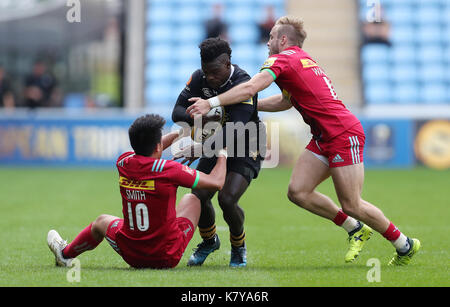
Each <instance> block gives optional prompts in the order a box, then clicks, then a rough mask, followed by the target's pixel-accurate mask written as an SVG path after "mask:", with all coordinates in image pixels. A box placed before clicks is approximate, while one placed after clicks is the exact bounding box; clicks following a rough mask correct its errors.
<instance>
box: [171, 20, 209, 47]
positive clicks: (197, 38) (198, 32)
mask: <svg viewBox="0 0 450 307" xmlns="http://www.w3.org/2000/svg"><path fill="white" fill-rule="evenodd" d="M172 36H173V39H174V41H175V42H177V43H195V44H199V43H200V42H201V41H202V40H203V39H204V38H205V28H204V26H203V25H201V24H181V25H177V26H176V27H174V32H173V33H172Z"/></svg>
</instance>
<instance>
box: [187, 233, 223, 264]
mask: <svg viewBox="0 0 450 307" xmlns="http://www.w3.org/2000/svg"><path fill="white" fill-rule="evenodd" d="M208 241H211V242H208ZM208 241H205V240H203V241H202V242H201V243H200V244H199V245H197V248H196V249H194V253H193V254H192V255H191V257H190V258H189V260H188V262H187V265H188V266H195V265H202V264H203V262H205V260H206V257H208V255H209V254H211V253H212V252H214V251H215V250H218V249H219V247H220V240H219V236H218V235H217V234H215V235H214V238H212V239H210V240H208Z"/></svg>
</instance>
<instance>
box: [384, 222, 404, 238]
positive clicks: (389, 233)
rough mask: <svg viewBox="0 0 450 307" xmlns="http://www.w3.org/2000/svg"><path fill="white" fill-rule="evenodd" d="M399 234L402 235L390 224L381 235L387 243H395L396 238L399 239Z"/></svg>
mask: <svg viewBox="0 0 450 307" xmlns="http://www.w3.org/2000/svg"><path fill="white" fill-rule="evenodd" d="M401 234H402V233H401V232H400V230H398V228H397V227H396V226H395V225H394V224H392V222H391V223H390V224H389V227H388V229H387V230H386V231H385V232H384V233H383V237H385V238H386V239H388V240H389V241H395V240H397V239H398V237H400V235H401Z"/></svg>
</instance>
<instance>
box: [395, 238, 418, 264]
mask: <svg viewBox="0 0 450 307" xmlns="http://www.w3.org/2000/svg"><path fill="white" fill-rule="evenodd" d="M408 242H409V244H410V246H411V247H410V248H409V251H407V252H406V253H405V254H403V255H400V254H399V253H398V252H396V253H395V254H394V257H392V259H391V261H389V263H388V265H407V264H409V263H410V262H411V259H412V257H413V256H414V255H415V254H416V253H417V252H418V251H419V249H420V241H419V240H418V239H410V238H408Z"/></svg>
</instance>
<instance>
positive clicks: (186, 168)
mask: <svg viewBox="0 0 450 307" xmlns="http://www.w3.org/2000/svg"><path fill="white" fill-rule="evenodd" d="M182 170H183V171H185V172H186V173H188V174H191V175H192V176H194V174H195V170H193V169H192V168H190V167H188V166H186V165H183V168H182Z"/></svg>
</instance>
